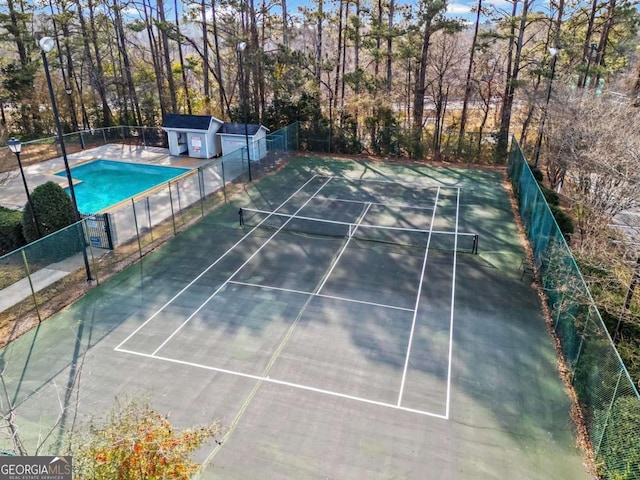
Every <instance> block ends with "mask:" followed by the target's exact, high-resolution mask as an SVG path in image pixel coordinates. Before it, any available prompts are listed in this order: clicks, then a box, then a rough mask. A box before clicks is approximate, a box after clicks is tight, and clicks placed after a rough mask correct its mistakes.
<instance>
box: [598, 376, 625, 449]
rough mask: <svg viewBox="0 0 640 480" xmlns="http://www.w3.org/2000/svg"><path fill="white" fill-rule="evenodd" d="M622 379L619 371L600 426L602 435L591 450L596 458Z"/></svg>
mask: <svg viewBox="0 0 640 480" xmlns="http://www.w3.org/2000/svg"><path fill="white" fill-rule="evenodd" d="M621 379H622V369H620V373H619V375H618V380H617V381H616V388H615V389H614V391H613V395H612V396H611V403H609V408H608V409H607V419H606V420H605V422H604V425H603V426H602V434H601V435H600V440H598V445H597V446H596V447H595V448H594V449H593V453H594V454H595V456H596V458H597V457H598V453H599V452H600V446H601V445H602V439H603V438H604V434H605V432H606V431H607V426H608V425H609V419H610V418H611V410H613V404H614V402H615V401H616V395H617V393H618V387H619V386H620V380H621Z"/></svg>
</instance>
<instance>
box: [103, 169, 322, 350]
mask: <svg viewBox="0 0 640 480" xmlns="http://www.w3.org/2000/svg"><path fill="white" fill-rule="evenodd" d="M316 177H320V178H324V176H323V175H314V176H313V177H311V178H310V179H309V180H307V181H306V182H305V183H304V185H302V186H301V187H300V188H299V189H298V190H296V191H295V192H293V193H292V194H291V195H290V196H289V197H288V198H287V199H286V200H285V201H284V202H282V203H281V204H280V205H279V206H278V207H277V208H276V209H275V210H274V211H277V210H279V209H280V208H282V207H283V206H284V205H285V204H286V203H287V202H288V201H289V200H291V199H292V198H293V197H294V196H296V195H297V194H298V193H299V192H300V191H301V190H302V189H303V188H305V187H306V186H307V185H308V184H309V183H310V182H312V181H313V180H314V179H315V178H316ZM267 218H268V217H267ZM266 220H267V219H266V218H265V219H264V220H263V221H266ZM261 223H262V222H261ZM258 227H259V225H256V226H255V227H254V228H252V229H251V230H249V231H248V232H247V233H246V234H245V235H244V236H243V237H242V238H241V239H240V240H238V241H237V242H236V243H235V244H233V246H232V247H231V248H229V249H228V250H227V251H226V252H224V253H223V254H222V255H220V257H218V259H217V260H216V261H214V262H213V263H212V264H211V265H209V266H208V267H207V268H205V269H204V270H203V271H202V272H201V273H200V274H199V275H198V276H197V277H196V278H194V279H193V280H192V281H191V282H189V283H188V284H187V285H186V286H185V287H184V288H183V289H182V290H180V291H179V292H178V293H176V294H175V295H174V296H173V297H171V299H170V300H169V301H167V303H165V304H164V305H162V306H161V307H160V308H159V309H158V310H156V311H155V312H154V313H153V314H152V315H151V316H150V317H149V318H147V319H146V320H145V321H144V323H142V325H140V326H139V327H138V328H136V329H135V330H134V331H133V332H131V334H130V335H129V336H128V337H127V338H125V339H124V340H123V341H122V342H120V343H119V344H118V346H117V347H116V348H115V350H118V349H119V348H120V347H121V346H122V345H124V344H125V343H127V342H128V341H129V339H130V338H131V337H133V336H134V335H135V334H136V333H138V332H139V331H140V330H141V329H142V328H143V327H144V326H145V325H146V324H147V323H149V322H150V321H151V320H153V319H154V318H155V317H156V316H157V315H159V314H160V313H161V312H162V311H163V310H164V309H165V308H167V307H168V306H169V305H171V304H172V303H173V302H174V300H175V299H176V298H178V297H179V296H180V295H182V294H183V293H184V292H186V291H187V290H188V289H189V288H190V287H191V286H192V285H193V284H194V283H196V282H197V281H198V280H200V279H201V278H202V277H203V276H204V275H205V274H206V273H207V272H208V271H209V270H211V269H212V268H213V267H214V266H215V265H217V264H218V262H220V261H221V260H222V259H223V258H224V257H226V256H227V255H228V254H229V253H230V252H231V251H232V250H234V249H235V248H236V247H237V246H238V245H240V244H241V243H242V242H243V241H244V240H245V239H246V238H247V237H248V236H249V235H251V233H253V231H254V230H255V229H256V228H258Z"/></svg>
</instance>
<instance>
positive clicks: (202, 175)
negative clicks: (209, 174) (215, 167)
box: [198, 167, 205, 218]
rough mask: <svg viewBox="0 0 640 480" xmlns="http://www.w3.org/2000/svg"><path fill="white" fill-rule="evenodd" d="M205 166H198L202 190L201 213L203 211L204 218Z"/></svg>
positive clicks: (199, 186) (199, 184) (200, 188)
mask: <svg viewBox="0 0 640 480" xmlns="http://www.w3.org/2000/svg"><path fill="white" fill-rule="evenodd" d="M203 168H204V167H199V168H198V189H199V190H200V213H201V215H200V216H201V217H202V218H204V196H205V191H204V171H203Z"/></svg>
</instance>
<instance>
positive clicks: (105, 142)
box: [101, 128, 107, 145]
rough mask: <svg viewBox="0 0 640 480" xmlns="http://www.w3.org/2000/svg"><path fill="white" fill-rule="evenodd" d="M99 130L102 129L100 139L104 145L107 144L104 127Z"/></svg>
mask: <svg viewBox="0 0 640 480" xmlns="http://www.w3.org/2000/svg"><path fill="white" fill-rule="evenodd" d="M101 130H102V139H103V140H104V144H103V145H106V144H107V135H106V134H105V130H106V128H102V129H101Z"/></svg>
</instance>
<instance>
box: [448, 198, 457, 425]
mask: <svg viewBox="0 0 640 480" xmlns="http://www.w3.org/2000/svg"><path fill="white" fill-rule="evenodd" d="M456 200H457V201H456V227H455V232H456V236H455V237H454V244H453V280H452V286H451V318H450V319H449V366H448V367H447V401H446V405H445V415H446V416H447V418H449V405H450V400H451V372H452V370H453V366H452V363H453V309H454V306H455V293H456V263H457V258H458V223H459V218H460V188H458V198H457V199H456Z"/></svg>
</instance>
